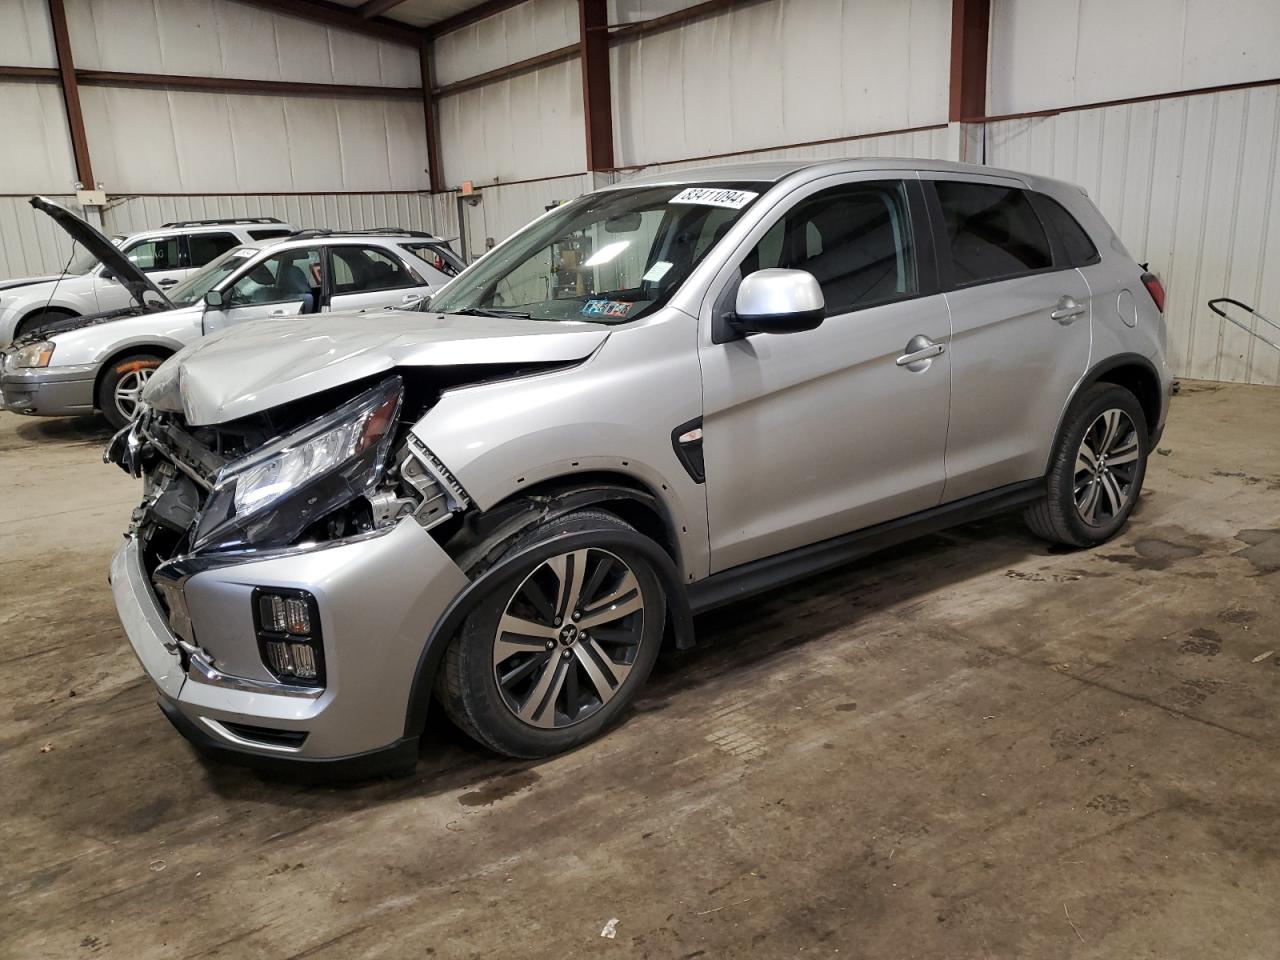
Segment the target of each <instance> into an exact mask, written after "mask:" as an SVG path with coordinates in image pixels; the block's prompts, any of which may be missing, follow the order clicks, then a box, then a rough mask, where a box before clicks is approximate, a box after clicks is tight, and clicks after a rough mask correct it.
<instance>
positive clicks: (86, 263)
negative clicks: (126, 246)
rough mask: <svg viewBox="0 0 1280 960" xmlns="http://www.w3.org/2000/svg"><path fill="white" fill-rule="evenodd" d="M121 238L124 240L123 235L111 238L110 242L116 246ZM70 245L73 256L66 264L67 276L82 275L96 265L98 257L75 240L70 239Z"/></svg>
mask: <svg viewBox="0 0 1280 960" xmlns="http://www.w3.org/2000/svg"><path fill="white" fill-rule="evenodd" d="M122 240H124V237H112V238H111V242H112V243H114V244H115V245H116V246H117V247H118V246H120V242H121V241H122ZM72 245H73V247H74V248H75V256H73V257H72V258H71V262H70V263H69V264H67V272H66V274H65V275H66V276H68V277H83V276H84V275H85V274H86V273H88V272H89V271H90V270H92V269H93V268H94V267H96V266H97V265H98V258H97V257H95V256H94V255H93V254H92V253H90V252H89V251H88V250H86V249H85V248H84V247H82V246H80V244H78V243H75V241H72Z"/></svg>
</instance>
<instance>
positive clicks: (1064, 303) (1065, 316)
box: [1049, 297, 1089, 325]
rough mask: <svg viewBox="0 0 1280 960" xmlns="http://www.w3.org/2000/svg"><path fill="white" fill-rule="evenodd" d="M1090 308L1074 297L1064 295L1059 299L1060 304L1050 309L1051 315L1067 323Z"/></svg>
mask: <svg viewBox="0 0 1280 960" xmlns="http://www.w3.org/2000/svg"><path fill="white" fill-rule="evenodd" d="M1088 310H1089V308H1088V307H1087V306H1086V305H1085V304H1083V303H1077V302H1076V301H1075V299H1074V298H1072V297H1062V298H1061V299H1060V300H1058V305H1057V306H1056V307H1054V308H1053V309H1052V310H1050V311H1049V316H1051V317H1052V318H1053V319H1054V320H1057V321H1058V322H1059V323H1061V324H1064V325H1065V324H1068V323H1070V322H1071V321H1072V320H1074V319H1075V318H1076V317H1078V316H1080V315H1081V314H1083V313H1087V312H1088Z"/></svg>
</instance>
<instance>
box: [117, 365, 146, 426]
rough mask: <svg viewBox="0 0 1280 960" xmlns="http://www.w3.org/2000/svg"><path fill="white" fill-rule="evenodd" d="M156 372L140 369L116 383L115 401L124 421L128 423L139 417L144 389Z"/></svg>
mask: <svg viewBox="0 0 1280 960" xmlns="http://www.w3.org/2000/svg"><path fill="white" fill-rule="evenodd" d="M155 372H156V371H155V368H154V367H139V368H138V369H137V370H133V371H130V372H129V373H126V374H125V375H124V376H123V377H121V378H120V379H119V380H118V381H116V389H115V394H114V399H115V404H116V412H117V413H118V414H120V417H121V419H122V420H124V421H126V422H128V421H129V420H132V419H133V418H134V417H135V416H137V413H138V400H139V398H140V397H141V396H142V388H143V387H145V386H146V385H147V381H148V380H150V379H151V374H153V373H155Z"/></svg>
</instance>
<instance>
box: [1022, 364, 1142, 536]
mask: <svg viewBox="0 0 1280 960" xmlns="http://www.w3.org/2000/svg"><path fill="white" fill-rule="evenodd" d="M1149 437H1150V435H1149V433H1148V431H1147V418H1146V415H1145V414H1144V413H1143V412H1142V405H1141V404H1140V403H1139V402H1138V399H1137V397H1135V396H1134V395H1133V394H1132V393H1130V392H1129V391H1128V390H1126V389H1125V388H1124V387H1119V386H1116V385H1115V384H1111V383H1096V384H1094V385H1093V386H1091V387H1089V388H1088V389H1087V390H1085V391H1084V392H1083V393H1082V394H1081V396H1080V397H1079V398H1077V400H1076V401H1075V402H1074V403H1073V404H1072V406H1071V409H1070V410H1069V411H1068V412H1067V419H1066V422H1065V424H1064V426H1063V430H1062V433H1061V436H1060V437H1059V438H1058V445H1057V447H1056V448H1055V449H1054V451H1053V454H1052V456H1051V458H1050V460H1049V473H1048V477H1047V478H1046V479H1047V492H1046V496H1045V498H1044V499H1043V500H1041V501H1039V502H1037V503H1034V504H1032V505H1031V506H1030V507H1028V508H1027V511H1026V513H1025V515H1024V518H1025V520H1026V523H1027V526H1028V527H1030V528H1031V532H1032V533H1034V534H1036V536H1038V537H1042V538H1043V539H1045V540H1049V541H1051V542H1053V543H1062V544H1066V545H1068V546H1074V547H1092V546H1095V545H1096V544H1099V543H1104V542H1106V541H1107V540H1110V539H1111V538H1112V537H1114V536H1115V535H1116V534H1117V533H1118V532H1119V531H1120V529H1121V528H1122V527H1123V526H1124V525H1125V522H1126V521H1127V520H1128V519H1129V514H1130V513H1132V512H1133V508H1134V505H1135V504H1136V503H1137V501H1138V495H1139V494H1140V492H1141V491H1142V481H1143V478H1144V477H1145V476H1146V472H1147V454H1148V452H1149V447H1150V439H1149Z"/></svg>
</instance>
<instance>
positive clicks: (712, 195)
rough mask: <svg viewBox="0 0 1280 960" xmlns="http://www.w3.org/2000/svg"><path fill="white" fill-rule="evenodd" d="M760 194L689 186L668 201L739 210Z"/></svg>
mask: <svg viewBox="0 0 1280 960" xmlns="http://www.w3.org/2000/svg"><path fill="white" fill-rule="evenodd" d="M758 196H760V194H758V193H752V192H751V191H750V190H727V189H725V188H724V187H689V188H687V189H685V190H681V191H680V192H679V193H677V194H676V195H675V196H674V197H672V198H671V199H670V200H669V201H667V202H668V203H696V204H699V205H701V206H704V207H725V208H727V209H729V210H741V209H742V208H743V207H745V206H746V205H747V204H748V203H750V202H751V201H752V200H754V199H755V198H756V197H758Z"/></svg>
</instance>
